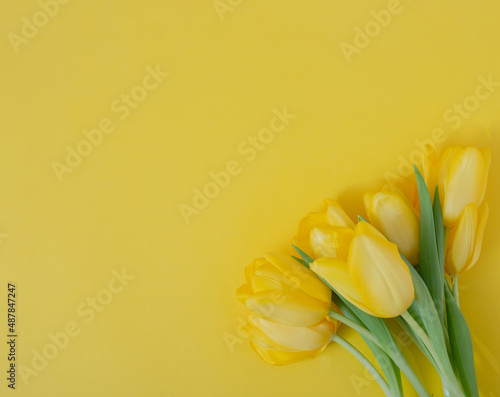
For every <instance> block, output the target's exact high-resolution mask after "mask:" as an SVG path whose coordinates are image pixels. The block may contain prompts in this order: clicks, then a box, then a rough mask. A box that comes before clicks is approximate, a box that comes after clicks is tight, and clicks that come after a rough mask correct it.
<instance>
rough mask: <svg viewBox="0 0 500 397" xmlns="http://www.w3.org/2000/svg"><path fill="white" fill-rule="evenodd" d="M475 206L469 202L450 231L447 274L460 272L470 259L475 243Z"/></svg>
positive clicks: (446, 262)
mask: <svg viewBox="0 0 500 397" xmlns="http://www.w3.org/2000/svg"><path fill="white" fill-rule="evenodd" d="M476 230H477V206H476V204H469V205H467V206H466V207H465V209H464V211H463V212H462V215H461V217H460V220H459V223H458V225H457V226H456V227H455V228H453V229H452V230H451V232H450V236H449V237H448V240H449V242H450V244H449V248H448V252H447V253H446V261H445V266H446V271H447V272H448V273H449V274H459V273H461V272H462V271H463V270H464V269H465V268H466V267H467V265H468V263H469V262H470V261H471V260H472V258H473V255H474V246H475V243H476Z"/></svg>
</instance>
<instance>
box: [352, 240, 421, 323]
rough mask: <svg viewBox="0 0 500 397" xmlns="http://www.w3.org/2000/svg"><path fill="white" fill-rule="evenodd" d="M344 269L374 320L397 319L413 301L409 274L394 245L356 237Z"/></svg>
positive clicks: (385, 241)
mask: <svg viewBox="0 0 500 397" xmlns="http://www.w3.org/2000/svg"><path fill="white" fill-rule="evenodd" d="M348 270H349V274H350V277H351V279H352V282H353V284H354V287H355V288H356V289H357V290H358V291H360V293H361V295H362V297H363V298H362V301H363V303H364V305H365V307H366V308H367V309H368V310H370V311H372V312H374V313H375V314H376V315H377V316H378V317H384V318H389V317H397V316H399V315H400V314H401V313H403V312H405V311H406V310H407V309H408V307H409V306H410V305H411V304H412V302H413V300H414V297H415V293H414V288H413V282H412V279H411V275H410V271H409V269H408V267H407V265H406V264H405V263H404V262H403V260H402V259H401V257H400V255H399V252H398V249H397V247H396V245H395V244H393V243H390V242H388V241H387V240H385V239H382V238H380V237H376V236H372V235H359V236H356V237H355V238H354V239H353V241H352V243H351V248H350V251H349V268H348Z"/></svg>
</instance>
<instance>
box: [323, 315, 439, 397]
mask: <svg viewBox="0 0 500 397" xmlns="http://www.w3.org/2000/svg"><path fill="white" fill-rule="evenodd" d="M328 315H329V316H330V317H332V318H335V319H337V320H339V321H340V322H342V323H344V324H345V325H347V326H348V327H351V328H352V329H354V330H355V331H357V332H359V333H360V334H361V335H363V336H364V337H366V338H367V339H369V340H370V341H372V342H373V343H375V344H376V345H377V346H378V347H380V348H381V349H382V350H383V351H384V352H385V353H386V354H387V355H388V356H389V357H390V358H391V359H392V361H394V363H395V364H396V365H397V366H398V367H399V369H400V370H401V371H402V372H403V373H404V374H405V375H406V378H407V379H408V380H409V382H410V383H411V385H412V386H413V388H414V389H415V391H416V392H417V393H418V395H419V396H420V397H431V395H430V394H429V393H428V392H427V390H426V389H425V386H424V385H423V384H422V382H421V381H420V378H419V377H418V376H417V374H415V371H413V368H412V367H411V366H410V364H408V361H406V359H405V357H404V355H403V353H402V352H401V350H399V349H398V350H397V351H396V350H395V349H390V348H385V347H384V346H382V345H381V344H380V342H379V341H378V340H377V339H376V338H375V337H374V336H373V334H372V333H371V332H370V331H368V330H367V329H366V328H365V327H363V326H362V325H360V324H358V323H357V322H355V321H352V320H350V319H348V318H347V317H345V316H343V315H342V314H340V313H337V312H336V311H333V310H330V312H329V313H328Z"/></svg>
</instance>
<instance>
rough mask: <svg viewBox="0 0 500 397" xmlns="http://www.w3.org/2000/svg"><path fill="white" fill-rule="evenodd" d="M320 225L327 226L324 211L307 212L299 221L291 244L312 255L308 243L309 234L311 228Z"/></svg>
mask: <svg viewBox="0 0 500 397" xmlns="http://www.w3.org/2000/svg"><path fill="white" fill-rule="evenodd" d="M321 226H328V220H327V217H326V213H325V212H311V213H309V214H307V215H306V216H305V217H304V218H302V219H301V220H300V222H299V230H298V232H297V236H295V237H294V238H293V239H292V241H293V244H294V245H295V246H296V247H299V248H300V249H301V250H302V251H304V252H305V253H307V254H308V255H313V253H312V250H311V246H310V245H309V236H310V234H311V230H312V229H314V228H315V227H321Z"/></svg>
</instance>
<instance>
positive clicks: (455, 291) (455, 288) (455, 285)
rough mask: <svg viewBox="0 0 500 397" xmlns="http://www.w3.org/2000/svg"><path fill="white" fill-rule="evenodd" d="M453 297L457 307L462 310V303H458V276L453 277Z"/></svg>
mask: <svg viewBox="0 0 500 397" xmlns="http://www.w3.org/2000/svg"><path fill="white" fill-rule="evenodd" d="M453 297H454V298H455V302H456V303H457V306H458V307H459V308H460V302H459V301H458V274H457V275H455V277H453Z"/></svg>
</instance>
